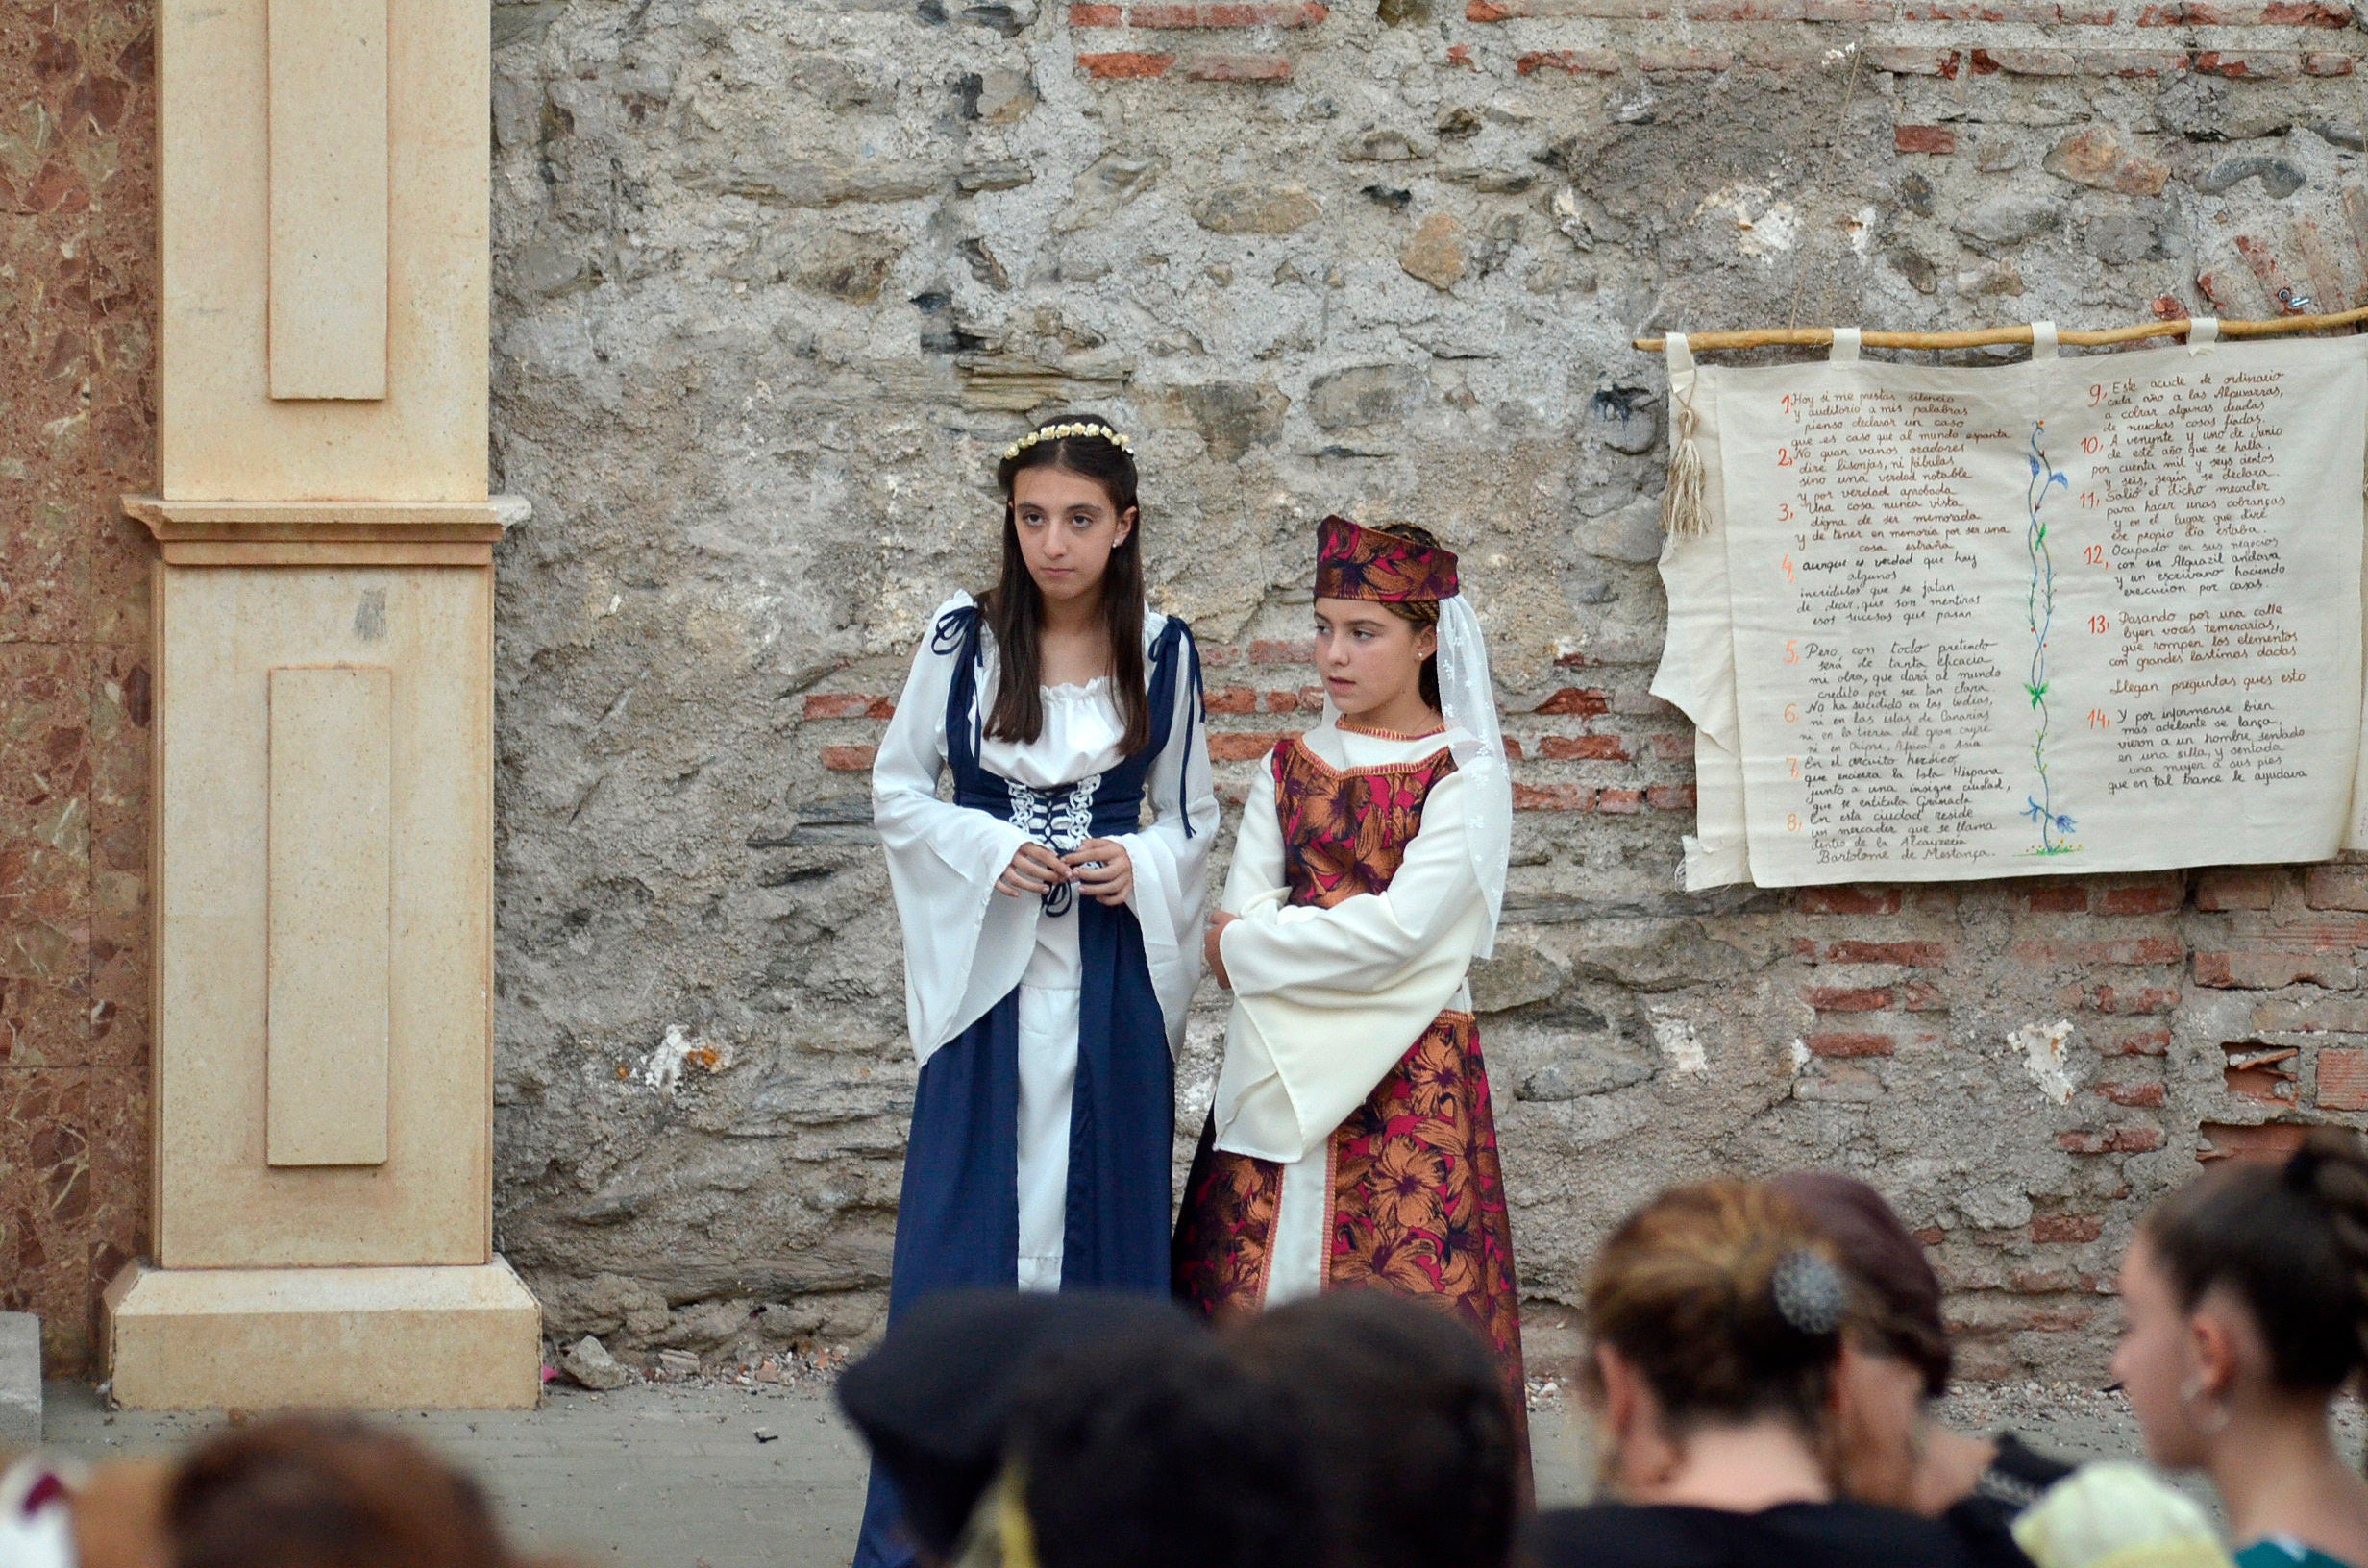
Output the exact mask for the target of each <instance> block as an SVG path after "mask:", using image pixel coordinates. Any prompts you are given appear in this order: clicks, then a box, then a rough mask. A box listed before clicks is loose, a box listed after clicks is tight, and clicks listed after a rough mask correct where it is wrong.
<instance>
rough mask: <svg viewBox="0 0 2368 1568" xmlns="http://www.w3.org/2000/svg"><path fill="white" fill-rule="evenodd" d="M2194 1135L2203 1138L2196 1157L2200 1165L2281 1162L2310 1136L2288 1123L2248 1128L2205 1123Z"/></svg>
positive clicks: (2211, 1122)
mask: <svg viewBox="0 0 2368 1568" xmlns="http://www.w3.org/2000/svg"><path fill="white" fill-rule="evenodd" d="M2196 1131H2198V1132H2200V1133H2202V1134H2203V1135H2204V1148H2203V1150H2202V1152H2200V1153H2199V1154H2197V1155H2196V1159H2198V1160H2200V1161H2208V1160H2281V1159H2283V1158H2284V1157H2285V1156H2287V1155H2289V1154H2292V1153H2293V1152H2294V1151H2295V1150H2296V1149H2299V1148H2301V1147H2302V1146H2303V1139H2305V1138H2306V1137H2308V1136H2309V1134H2310V1129H2309V1128H2307V1127H2305V1126H2303V1125H2301V1124H2300V1123H2298V1122H2291V1121H2265V1122H2262V1123H2260V1124H2259V1125H2258V1126H2252V1127H2248V1126H2243V1125H2240V1124H2237V1123H2232V1122H2225V1121H2208V1122H2206V1123H2204V1125H2203V1126H2201V1127H2199V1128H2197V1129H2196Z"/></svg>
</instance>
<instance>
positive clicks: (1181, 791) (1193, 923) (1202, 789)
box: [1118, 632, 1220, 1051]
mask: <svg viewBox="0 0 2368 1568" xmlns="http://www.w3.org/2000/svg"><path fill="white" fill-rule="evenodd" d="M1176 657H1177V658H1179V659H1180V660H1182V661H1183V664H1182V667H1181V668H1179V669H1178V670H1177V672H1176V683H1175V685H1176V693H1175V711H1174V712H1172V714H1170V715H1169V718H1168V744H1167V746H1166V747H1163V748H1162V749H1161V751H1160V753H1159V755H1158V756H1156V757H1153V758H1152V759H1151V767H1150V774H1149V777H1148V778H1147V779H1146V780H1145V784H1146V788H1147V794H1148V795H1149V796H1150V799H1151V810H1152V812H1153V813H1154V816H1153V820H1152V822H1151V825H1150V826H1148V827H1146V828H1141V829H1138V830H1137V831H1135V832H1133V833H1122V834H1120V835H1119V841H1118V842H1119V843H1121V844H1122V845H1125V846H1126V858H1127V859H1128V860H1129V861H1131V862H1133V864H1134V869H1135V886H1134V891H1133V892H1132V893H1130V894H1127V898H1126V907H1127V908H1129V909H1131V910H1133V911H1134V914H1135V921H1136V923H1137V924H1138V925H1140V926H1141V927H1142V929H1143V954H1144V958H1145V960H1146V962H1147V965H1148V967H1149V968H1150V971H1151V991H1152V992H1153V994H1155V995H1157V996H1158V998H1159V1011H1160V1017H1162V1019H1163V1020H1164V1021H1165V1022H1166V1023H1167V1025H1168V1048H1169V1049H1170V1050H1171V1051H1174V1050H1180V1049H1182V1048H1183V1044H1184V1017H1185V1014H1186V1012H1187V1011H1188V1010H1189V1009H1190V1008H1191V1006H1192V1000H1193V992H1195V991H1196V990H1197V989H1198V988H1199V985H1200V921H1201V915H1202V912H1203V911H1205V910H1206V909H1207V908H1208V897H1209V850H1210V848H1211V846H1213V845H1215V844H1216V842H1217V828H1218V823H1219V821H1220V818H1219V815H1218V806H1217V789H1216V784H1215V781H1214V780H1213V779H1212V777H1211V776H1210V772H1209V741H1208V729H1209V726H1208V723H1207V716H1206V715H1204V714H1203V713H1202V712H1201V711H1200V692H1199V686H1200V683H1199V681H1198V680H1196V678H1194V677H1195V674H1196V665H1197V664H1198V662H1199V657H1200V655H1199V650H1198V649H1196V648H1194V646H1193V641H1192V634H1191V633H1190V632H1187V633H1185V635H1184V642H1183V646H1182V647H1181V648H1179V649H1177V651H1176ZM1187 824H1189V829H1188V826H1187Z"/></svg>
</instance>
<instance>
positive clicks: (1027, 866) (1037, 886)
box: [995, 839, 1135, 907]
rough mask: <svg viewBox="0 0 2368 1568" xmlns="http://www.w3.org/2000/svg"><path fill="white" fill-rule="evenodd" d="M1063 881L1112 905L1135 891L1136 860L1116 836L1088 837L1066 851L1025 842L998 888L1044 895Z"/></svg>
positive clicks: (1017, 893) (1016, 893)
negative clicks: (1060, 852)
mask: <svg viewBox="0 0 2368 1568" xmlns="http://www.w3.org/2000/svg"><path fill="white" fill-rule="evenodd" d="M1064 882H1074V883H1075V884H1076V885H1077V889H1078V891H1079V892H1081V893H1083V894H1085V895H1086V896H1087V897H1089V898H1093V899H1096V900H1098V902H1101V903H1105V904H1109V905H1111V906H1113V907H1116V906H1117V905H1120V904H1122V903H1124V902H1126V900H1127V899H1128V898H1129V897H1130V896H1132V895H1133V894H1134V891H1135V863H1134V862H1133V861H1132V860H1130V859H1129V858H1127V854H1126V845H1122V844H1121V843H1120V842H1119V841H1118V840H1116V839H1088V840H1086V841H1085V842H1084V843H1083V844H1081V845H1077V847H1075V848H1074V849H1072V850H1071V851H1069V853H1067V854H1065V855H1056V854H1054V853H1053V852H1052V851H1051V850H1049V849H1048V848H1046V847H1045V846H1044V845H1041V844H1024V845H1020V850H1019V853H1017V854H1015V855H1013V856H1012V857H1011V864H1010V865H1009V866H1006V867H1004V868H1003V874H1002V875H1000V876H999V877H997V878H996V879H995V891H996V892H998V893H1003V894H1010V895H1011V896H1012V897H1014V898H1027V897H1038V898H1041V897H1043V896H1044V895H1045V894H1048V893H1050V892H1051V891H1052V890H1053V889H1054V888H1057V887H1059V886H1060V885H1061V884H1062V883H1064Z"/></svg>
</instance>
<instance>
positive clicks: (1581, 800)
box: [1513, 784, 1595, 811]
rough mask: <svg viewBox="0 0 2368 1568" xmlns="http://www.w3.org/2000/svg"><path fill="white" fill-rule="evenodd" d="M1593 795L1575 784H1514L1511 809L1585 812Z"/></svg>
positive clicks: (1590, 791) (1592, 792)
mask: <svg viewBox="0 0 2368 1568" xmlns="http://www.w3.org/2000/svg"><path fill="white" fill-rule="evenodd" d="M1594 794H1595V792H1594V791H1592V790H1583V789H1581V788H1579V787H1578V786H1577V785H1576V784H1516V785H1514V786H1513V809H1514V810H1516V811H1585V810H1586V809H1587V808H1588V806H1589V805H1590V804H1591V802H1592V801H1593V799H1594Z"/></svg>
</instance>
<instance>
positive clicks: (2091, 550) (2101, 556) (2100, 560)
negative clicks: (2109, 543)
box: [2088, 545, 2105, 566]
mask: <svg viewBox="0 0 2368 1568" xmlns="http://www.w3.org/2000/svg"><path fill="white" fill-rule="evenodd" d="M2088 564H2089V565H2090V566H2103V565H2104V564H2105V547H2104V546H2103V545H2090V546H2089V547H2088Z"/></svg>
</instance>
